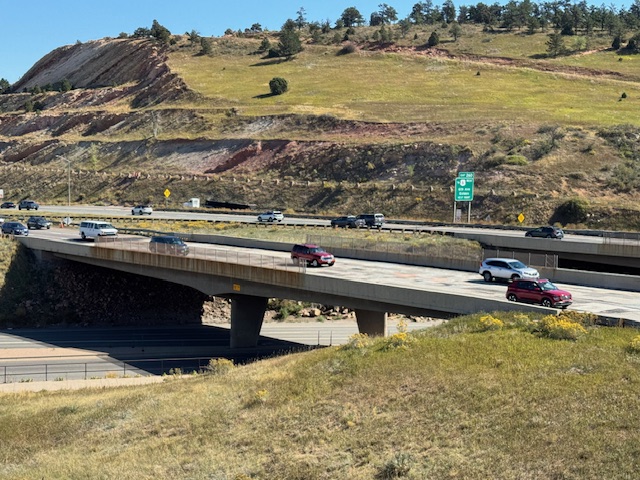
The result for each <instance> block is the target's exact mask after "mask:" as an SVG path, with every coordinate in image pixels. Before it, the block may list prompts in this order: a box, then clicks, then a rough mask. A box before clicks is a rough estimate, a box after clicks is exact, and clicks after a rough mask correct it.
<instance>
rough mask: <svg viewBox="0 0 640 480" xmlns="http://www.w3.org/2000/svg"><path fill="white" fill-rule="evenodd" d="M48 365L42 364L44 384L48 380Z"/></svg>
mask: <svg viewBox="0 0 640 480" xmlns="http://www.w3.org/2000/svg"><path fill="white" fill-rule="evenodd" d="M48 367H49V365H47V364H46V363H45V364H44V381H45V382H46V381H47V380H49V368H48Z"/></svg>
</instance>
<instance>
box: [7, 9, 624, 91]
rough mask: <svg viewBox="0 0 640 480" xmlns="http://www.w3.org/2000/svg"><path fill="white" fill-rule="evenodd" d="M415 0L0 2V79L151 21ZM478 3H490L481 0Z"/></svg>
mask: <svg viewBox="0 0 640 480" xmlns="http://www.w3.org/2000/svg"><path fill="white" fill-rule="evenodd" d="M417 1H418V0H355V1H354V0H345V1H342V0H325V1H317V0H316V1H315V2H309V1H308V0H307V1H303V0H300V1H295V0H294V1H293V2H291V1H284V0H231V1H222V2H221V1H217V0H186V1H181V0H126V1H125V0H107V1H95V0H59V1H57V2H53V1H51V0H31V1H29V2H27V3H22V2H16V1H10V0H0V78H6V79H7V80H8V81H9V82H10V83H14V82H16V81H18V79H19V78H20V77H21V76H22V75H24V74H25V73H26V72H27V70H29V68H31V66H32V65H33V64H34V63H35V62H36V61H38V60H39V59H40V58H42V57H43V56H44V55H46V54H47V53H49V52H50V51H51V50H53V49H55V48H57V47H60V46H63V45H69V44H73V43H76V42H77V41H81V42H86V41H88V40H96V39H99V38H104V37H116V36H118V34H119V33H121V32H126V33H133V31H134V30H135V29H136V28H138V27H151V23H152V22H153V20H154V19H155V20H158V22H160V24H161V25H164V26H165V27H167V28H168V29H169V30H170V31H171V33H176V34H178V33H185V32H190V31H191V30H197V31H198V32H200V34H201V35H206V36H220V35H222V34H223V33H224V31H225V30H226V29H227V28H231V29H233V30H238V29H241V30H244V29H245V28H249V27H251V25H252V24H254V23H260V25H262V27H263V28H268V29H270V30H277V29H279V28H280V27H281V26H282V24H283V23H284V22H285V21H286V20H287V19H288V18H295V17H296V13H297V11H298V10H299V9H300V8H301V7H302V8H304V9H305V11H306V17H307V20H309V21H324V20H329V21H330V22H331V24H332V25H333V24H334V23H335V21H336V20H337V19H338V18H339V17H340V15H341V13H342V12H343V11H344V10H345V8H348V7H356V8H357V9H358V10H359V11H360V13H361V14H362V15H363V16H364V18H365V19H366V20H368V19H369V16H370V14H371V13H372V12H374V11H377V10H379V8H378V6H379V5H380V4H382V3H387V4H388V5H390V6H392V7H394V8H395V9H396V10H397V12H398V16H399V18H404V17H406V16H407V15H408V14H409V13H410V11H411V7H412V6H413V5H414V4H415V3H417ZM479 1H480V0H478V1H475V0H471V1H469V0H467V1H464V2H459V1H456V0H454V5H455V6H456V7H459V6H460V5H465V4H466V5H469V4H472V5H475V4H477V3H478V2H479ZM630 2H631V0H629V1H628V2H624V1H621V0H615V1H614V2H613V4H616V5H619V6H625V7H628V5H629V4H630ZM484 3H488V4H491V3H494V2H493V0H491V1H487V0H485V1H484ZM588 3H589V4H591V3H593V2H589V1H588ZM601 3H602V2H598V1H596V2H595V4H596V5H600V4H601ZM611 3H612V2H610V1H607V2H606V4H607V5H610V4H611ZM433 4H434V5H438V6H440V5H442V1H439V0H433Z"/></svg>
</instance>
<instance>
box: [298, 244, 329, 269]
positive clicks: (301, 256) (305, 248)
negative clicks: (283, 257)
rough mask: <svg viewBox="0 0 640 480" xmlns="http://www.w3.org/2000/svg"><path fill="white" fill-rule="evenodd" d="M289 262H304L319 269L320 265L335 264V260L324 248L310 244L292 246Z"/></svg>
mask: <svg viewBox="0 0 640 480" xmlns="http://www.w3.org/2000/svg"><path fill="white" fill-rule="evenodd" d="M291 260H293V261H296V260H297V261H298V263H300V261H301V260H305V261H306V262H307V263H308V264H309V265H311V266H312V267H319V266H320V265H328V266H331V265H333V264H334V263H335V262H336V259H335V258H334V256H333V255H331V254H330V253H329V252H327V251H325V249H324V248H322V247H319V246H318V245H313V244H311V243H305V244H302V245H294V246H293V249H292V250H291Z"/></svg>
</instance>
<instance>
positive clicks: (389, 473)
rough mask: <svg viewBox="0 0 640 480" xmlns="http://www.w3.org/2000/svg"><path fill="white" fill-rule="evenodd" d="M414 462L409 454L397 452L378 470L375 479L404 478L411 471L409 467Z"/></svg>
mask: <svg viewBox="0 0 640 480" xmlns="http://www.w3.org/2000/svg"><path fill="white" fill-rule="evenodd" d="M413 462H414V460H413V457H412V456H411V454H409V453H404V452H398V453H396V454H394V455H393V457H392V458H391V459H390V460H389V461H388V462H387V463H385V464H384V466H383V467H382V468H381V469H380V472H379V474H378V476H377V478H380V479H392V478H400V477H406V476H407V475H409V472H410V471H411V466H412V464H413Z"/></svg>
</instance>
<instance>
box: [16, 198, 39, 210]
mask: <svg viewBox="0 0 640 480" xmlns="http://www.w3.org/2000/svg"><path fill="white" fill-rule="evenodd" d="M23 208H24V209H25V210H38V208H40V205H38V204H37V203H36V202H34V201H33V200H22V201H20V203H19V204H18V210H22V209H23Z"/></svg>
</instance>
